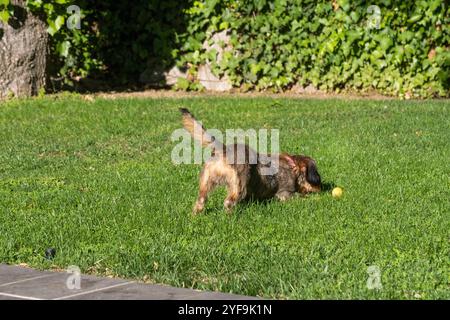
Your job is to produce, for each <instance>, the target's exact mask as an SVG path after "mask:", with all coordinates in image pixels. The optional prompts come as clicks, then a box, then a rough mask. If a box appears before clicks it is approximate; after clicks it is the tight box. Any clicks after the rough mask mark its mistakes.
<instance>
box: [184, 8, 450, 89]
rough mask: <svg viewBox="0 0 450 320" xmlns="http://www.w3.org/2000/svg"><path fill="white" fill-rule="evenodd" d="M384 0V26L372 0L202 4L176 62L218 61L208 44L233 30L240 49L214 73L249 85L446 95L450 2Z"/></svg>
mask: <svg viewBox="0 0 450 320" xmlns="http://www.w3.org/2000/svg"><path fill="white" fill-rule="evenodd" d="M377 4H378V8H379V9H380V19H379V22H380V24H379V29H377V28H371V26H372V27H373V26H374V22H376V21H375V20H376V19H374V16H373V14H374V11H372V12H371V13H369V12H368V11H371V9H368V6H369V5H368V4H367V2H366V1H350V0H336V1H329V0H328V1H323V0H322V1H320V0H318V1H317V0H314V1H311V0H298V1H287V0H275V1H266V0H255V1H242V0H227V1H196V2H195V3H194V5H193V7H192V8H191V10H190V11H189V14H190V19H189V27H188V32H186V33H184V34H183V35H182V37H181V39H180V40H181V41H180V44H183V45H182V47H181V50H180V51H177V59H178V61H179V64H180V65H183V64H192V65H199V64H201V63H204V62H205V61H206V60H207V59H208V58H210V60H211V55H214V53H211V52H209V53H208V52H204V50H202V46H201V44H202V42H203V41H204V40H205V39H207V37H208V35H209V34H211V32H212V33H214V32H217V31H220V30H223V29H227V30H230V34H231V42H232V45H233V47H234V53H233V54H231V53H230V54H227V55H225V57H224V59H223V60H222V61H221V62H220V63H219V64H217V63H213V65H214V70H215V72H216V73H217V74H224V73H227V74H228V75H229V77H230V78H231V80H232V82H233V84H234V85H235V86H236V87H240V88H243V89H244V90H245V89H256V90H266V89H274V90H276V91H282V90H285V89H288V88H290V87H292V86H293V85H295V84H298V85H300V86H307V85H309V84H312V85H313V86H314V87H316V88H319V89H322V90H326V91H340V90H346V89H355V90H358V91H367V90H373V89H375V90H376V91H378V92H381V93H383V94H389V95H399V96H405V95H406V96H407V97H408V96H412V97H430V96H447V95H448V94H449V83H448V82H449V63H450V51H449V49H450V48H449V40H450V28H449V25H450V18H449V8H448V4H447V1H445V0H432V1H389V0H384V1H377ZM213 61H214V59H213Z"/></svg>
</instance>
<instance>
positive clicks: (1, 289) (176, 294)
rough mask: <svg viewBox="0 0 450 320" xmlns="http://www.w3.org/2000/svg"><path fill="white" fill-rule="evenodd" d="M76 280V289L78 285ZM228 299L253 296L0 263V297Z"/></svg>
mask: <svg viewBox="0 0 450 320" xmlns="http://www.w3.org/2000/svg"><path fill="white" fill-rule="evenodd" d="M78 284H79V289H77V287H78ZM24 299H25V300H42V299H56V300H62V299H71V300H72V299H74V300H84V299H88V300H127V299H131V300H218V299H220V300H229V299H233V300H234V299H236V300H241V299H256V298H255V297H246V296H239V295H232V294H225V293H220V292H205V291H198V290H191V289H183V288H173V287H168V286H161V285H151V284H143V283H137V282H135V281H127V280H121V279H110V278H100V277H94V276H89V275H81V276H80V277H79V278H77V277H76V274H74V273H73V274H70V273H66V272H51V271H37V270H33V269H29V268H23V267H16V266H9V265H3V264H0V300H24Z"/></svg>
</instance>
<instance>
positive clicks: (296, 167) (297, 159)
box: [285, 155, 322, 194]
mask: <svg viewBox="0 0 450 320" xmlns="http://www.w3.org/2000/svg"><path fill="white" fill-rule="evenodd" d="M285 159H286V160H287V162H288V164H289V166H290V167H291V169H292V171H293V172H294V174H295V175H297V187H298V192H300V193H302V194H307V193H311V192H319V191H320V188H321V184H322V182H321V179H320V175H319V172H318V171H317V165H316V162H315V161H314V159H312V158H310V157H307V156H302V155H300V156H291V155H286V156H285Z"/></svg>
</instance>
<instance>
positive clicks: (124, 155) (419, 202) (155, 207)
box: [0, 96, 450, 299]
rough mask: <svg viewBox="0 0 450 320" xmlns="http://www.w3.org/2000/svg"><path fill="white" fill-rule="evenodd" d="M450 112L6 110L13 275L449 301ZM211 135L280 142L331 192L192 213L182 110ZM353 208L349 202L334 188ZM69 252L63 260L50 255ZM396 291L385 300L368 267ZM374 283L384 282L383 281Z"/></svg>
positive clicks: (193, 168)
mask: <svg viewBox="0 0 450 320" xmlns="http://www.w3.org/2000/svg"><path fill="white" fill-rule="evenodd" d="M449 104H450V103H449V101H448V100H447V101H420V102H416V101H370V100H351V101H344V100H300V99H281V98H280V99H276V100H274V99H272V98H220V97H216V98H202V97H196V98H190V99H116V100H105V99H96V100H95V101H88V100H85V99H83V98H82V97H77V96H56V97H47V98H40V99H30V100H18V101H10V102H1V105H0V129H1V130H0V141H1V144H0V262H3V263H9V264H19V263H27V264H29V265H30V266H32V267H37V268H42V269H52V268H62V269H64V268H67V267H68V266H69V265H77V266H79V267H80V268H81V270H82V271H83V272H87V273H94V274H101V275H114V276H120V277H125V278H131V279H138V280H145V281H147V282H154V283H164V284H168V285H173V286H178V287H188V288H191V287H192V288H196V289H207V290H218V291H222V292H231V293H237V294H245V295H257V296H261V297H265V298H281V299H328V298H338V299H379V298H388V299H391V298H392V299H408V298H413V299H433V298H439V299H449V298H450V290H449V283H450V274H449V263H450V260H449V254H450V250H449V240H450V237H449V230H450V176H449V174H450V161H449V160H450V105H449ZM180 106H185V107H187V108H189V109H190V110H191V111H192V112H193V113H194V114H195V115H196V116H197V117H198V118H199V119H200V120H202V121H203V123H204V125H205V126H206V127H207V128H216V129H220V130H225V129H232V128H242V129H250V128H253V129H256V130H258V129H260V128H267V129H271V128H273V129H279V130H280V148H281V149H282V150H283V151H286V152H289V153H301V154H307V155H310V156H312V157H314V158H315V159H316V160H317V163H318V166H319V171H320V173H321V175H322V179H323V180H324V182H325V183H326V184H327V188H326V190H325V191H323V192H322V193H320V194H317V195H313V196H309V197H307V198H297V199H294V200H292V201H289V202H286V203H280V202H277V201H270V202H268V203H251V204H242V205H239V206H238V208H237V209H236V210H235V212H234V213H233V214H232V215H227V214H226V213H225V212H224V211H223V209H222V203H223V198H224V195H225V191H224V190H223V189H220V190H217V192H215V193H214V194H213V195H212V197H211V199H210V202H209V203H208V207H207V208H208V209H207V211H206V213H205V214H204V215H202V216H198V217H193V216H192V215H191V209H192V205H193V203H194V201H195V198H196V195H197V189H198V183H197V181H198V174H199V171H200V166H199V165H194V164H192V165H174V164H173V163H172V161H171V152H172V149H173V147H174V146H175V145H176V142H172V141H171V134H172V132H173V131H174V130H175V129H178V128H181V122H180V115H179V113H178V108H179V107H180ZM332 186H340V187H342V188H343V189H344V195H343V197H342V198H341V199H339V200H336V199H334V198H332V196H331V190H330V189H331V187H332ZM50 247H53V248H56V256H55V257H54V259H53V260H52V261H49V260H46V259H45V258H44V252H45V250H46V249H47V248H50ZM370 266H376V267H378V268H379V269H380V273H381V284H382V288H381V289H378V290H370V289H369V288H368V287H367V281H368V279H369V277H370V274H369V273H368V267H370ZM369 281H370V280H369Z"/></svg>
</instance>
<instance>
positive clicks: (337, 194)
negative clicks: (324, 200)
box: [331, 187, 343, 198]
mask: <svg viewBox="0 0 450 320" xmlns="http://www.w3.org/2000/svg"><path fill="white" fill-rule="evenodd" d="M342 192H343V191H342V189H341V188H339V187H336V188H334V189H333V191H332V192H331V195H332V196H333V198H340V197H341V196H342Z"/></svg>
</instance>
